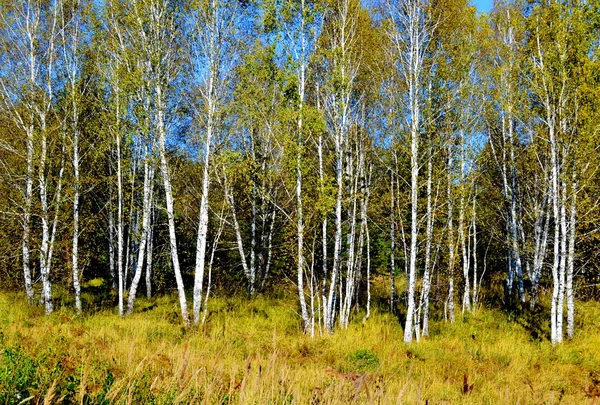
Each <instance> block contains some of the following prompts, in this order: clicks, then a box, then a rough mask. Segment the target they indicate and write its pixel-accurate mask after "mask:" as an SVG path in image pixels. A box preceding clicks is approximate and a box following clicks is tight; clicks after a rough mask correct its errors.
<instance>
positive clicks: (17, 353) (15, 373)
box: [0, 346, 37, 404]
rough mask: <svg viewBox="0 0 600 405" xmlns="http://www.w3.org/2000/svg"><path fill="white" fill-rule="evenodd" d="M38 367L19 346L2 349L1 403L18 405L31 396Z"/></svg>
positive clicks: (0, 373) (0, 372)
mask: <svg viewBox="0 0 600 405" xmlns="http://www.w3.org/2000/svg"><path fill="white" fill-rule="evenodd" d="M36 370H37V365H36V363H35V362H34V360H32V359H31V358H29V357H28V356H27V355H26V354H25V353H24V351H23V348H22V347H19V346H8V347H5V348H4V349H2V354H1V357H0V402H2V403H3V404H17V403H20V402H21V401H22V400H24V399H25V398H29V397H30V395H31V392H30V390H31V389H32V388H35V385H36V378H35V377H36V375H35V374H36Z"/></svg>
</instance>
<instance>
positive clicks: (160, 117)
mask: <svg viewBox="0 0 600 405" xmlns="http://www.w3.org/2000/svg"><path fill="white" fill-rule="evenodd" d="M155 90H156V97H157V111H156V124H157V127H158V128H157V131H158V151H159V153H160V170H161V175H162V178H163V186H164V189H165V200H166V208H167V222H168V225H169V242H170V247H171V261H172V263H173V271H174V273H175V281H176V282H177V292H178V294H179V305H180V307H181V317H182V319H183V323H184V325H185V326H189V324H190V317H189V314H188V307H187V300H186V297H185V288H184V285H183V278H182V277H181V270H180V267H179V254H178V253H177V234H176V231H175V214H174V208H173V190H172V188H171V175H170V174H169V164H168V162H167V154H166V150H165V143H166V133H165V123H164V102H163V98H162V88H161V87H160V86H156V89H155Z"/></svg>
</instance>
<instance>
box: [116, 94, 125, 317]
mask: <svg viewBox="0 0 600 405" xmlns="http://www.w3.org/2000/svg"><path fill="white" fill-rule="evenodd" d="M116 93H117V94H116V104H117V108H116V131H115V139H116V152H117V274H118V279H119V315H123V289H124V277H123V276H124V275H123V168H122V162H121V132H120V131H121V125H120V122H121V120H120V106H119V102H120V101H119V89H117V90H116Z"/></svg>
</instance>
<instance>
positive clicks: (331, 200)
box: [0, 0, 600, 344]
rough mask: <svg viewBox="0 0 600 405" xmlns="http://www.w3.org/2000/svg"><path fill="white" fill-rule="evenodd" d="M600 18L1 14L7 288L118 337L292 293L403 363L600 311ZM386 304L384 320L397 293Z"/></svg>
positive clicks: (17, 4) (450, 0)
mask: <svg viewBox="0 0 600 405" xmlns="http://www.w3.org/2000/svg"><path fill="white" fill-rule="evenodd" d="M599 32H600V4H599V3H598V2H597V1H596V0H590V1H584V0H581V1H557V0H548V1H534V0H532V1H529V2H520V1H497V2H495V4H494V8H493V10H492V12H491V13H490V15H486V14H479V13H478V12H477V10H476V9H475V7H473V6H472V5H469V4H468V3H467V1H465V0H430V1H427V0H399V1H372V2H361V1H360V0H277V1H276V0H193V1H179V0H104V1H93V0H0V165H1V168H0V218H1V221H2V226H1V227H0V281H1V283H2V286H3V288H6V289H8V288H11V289H19V290H21V291H22V292H23V294H24V295H26V297H27V299H28V301H29V303H30V304H31V305H41V306H43V307H44V308H45V312H46V313H47V314H49V313H51V312H52V311H53V308H54V304H55V303H54V301H53V288H54V289H55V290H56V288H58V287H60V288H63V289H64V288H67V289H68V291H70V294H72V296H73V297H74V300H73V302H74V306H75V308H76V309H77V311H89V310H91V307H88V306H86V302H85V300H82V298H81V288H82V287H81V286H82V283H83V282H85V281H89V280H92V279H103V280H105V287H106V289H107V290H110V291H113V292H111V297H114V301H113V304H112V305H114V307H115V308H116V310H117V311H118V313H119V315H127V314H130V313H132V312H133V311H135V310H136V307H135V301H136V296H141V295H146V296H148V297H149V296H152V295H153V294H170V293H175V294H177V295H178V297H179V307H180V316H181V322H182V323H183V324H184V325H185V326H191V325H194V324H198V323H202V322H204V320H205V319H206V316H207V313H208V312H209V311H210V306H211V294H215V293H218V294H237V295H243V296H245V297H247V298H248V299H252V298H253V297H255V296H257V295H261V294H266V295H270V296H278V295H281V294H290V291H293V293H294V295H295V297H296V300H297V314H298V317H299V319H300V320H301V322H302V325H303V329H304V331H305V333H307V334H309V335H315V334H327V333H335V330H336V329H340V328H341V329H344V328H347V327H348V325H349V322H351V321H352V320H353V319H357V318H358V317H360V318H361V319H363V320H364V321H366V322H368V318H369V316H370V310H371V306H372V305H378V307H380V308H384V309H385V310H387V311H390V312H391V313H393V314H396V315H397V319H398V322H401V323H402V327H403V331H404V341H405V342H411V341H413V340H419V339H420V338H421V337H424V336H427V335H428V333H429V320H430V318H435V319H446V320H447V321H448V322H453V321H454V318H455V314H456V313H458V312H463V313H465V312H470V311H475V310H476V309H477V308H479V307H481V306H482V305H483V306H497V307H502V308H504V309H506V310H507V311H537V309H536V308H537V307H540V306H541V308H542V311H541V312H540V311H538V313H539V314H541V315H540V316H543V317H545V319H548V324H549V325H550V329H549V331H548V334H549V338H550V339H551V341H552V343H553V344H558V343H560V342H562V340H563V339H564V338H566V337H571V336H573V333H574V328H575V313H576V310H577V302H578V301H581V300H589V299H598V298H599V290H598V285H599V284H598V283H599V282H600V280H599V277H600V268H599V266H600V260H599V250H598V248H597V243H598V239H599V235H598V227H599V225H600V212H599V210H598V208H599V207H598V204H599V199H600V192H599V191H598V186H600V173H598V165H597V162H598V161H599V159H600V151H598V145H600V139H599V138H600V131H599V130H600V124H599V123H600V120H599V118H600V105H599V103H600V60H599V56H600V47H599V46H600V36H599ZM376 280H377V281H378V282H379V284H383V283H385V289H386V291H387V293H386V295H387V299H386V300H385V302H372V300H371V296H372V294H371V287H372V285H373V284H374V282H375V281H376Z"/></svg>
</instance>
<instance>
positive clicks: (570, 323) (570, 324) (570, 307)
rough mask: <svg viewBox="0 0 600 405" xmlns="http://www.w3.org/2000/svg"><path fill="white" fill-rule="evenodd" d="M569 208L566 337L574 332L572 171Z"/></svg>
mask: <svg viewBox="0 0 600 405" xmlns="http://www.w3.org/2000/svg"><path fill="white" fill-rule="evenodd" d="M571 193H572V197H571V209H570V213H569V248H568V253H567V255H568V256H567V281H566V290H567V337H569V338H572V337H573V335H574V333H575V292H574V291H573V275H574V271H575V219H576V214H577V180H576V179H575V172H573V183H572V188H571Z"/></svg>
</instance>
